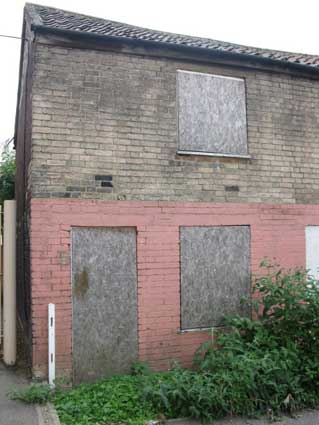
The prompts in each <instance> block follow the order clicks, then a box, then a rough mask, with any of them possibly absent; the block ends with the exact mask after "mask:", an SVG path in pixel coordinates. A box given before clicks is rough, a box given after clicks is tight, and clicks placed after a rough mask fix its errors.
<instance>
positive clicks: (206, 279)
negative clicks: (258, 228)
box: [180, 226, 250, 330]
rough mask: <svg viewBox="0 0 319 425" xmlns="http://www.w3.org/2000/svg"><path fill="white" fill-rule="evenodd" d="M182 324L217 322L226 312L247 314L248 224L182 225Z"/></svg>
mask: <svg viewBox="0 0 319 425" xmlns="http://www.w3.org/2000/svg"><path fill="white" fill-rule="evenodd" d="M180 255H181V328H182V329H184V330H185V329H196V328H206V327H213V326H220V325H221V324H222V322H223V318H224V317H225V315H231V314H241V315H247V314H248V313H249V308H248V307H247V304H242V303H241V299H242V298H243V297H246V298H249V296H250V228H249V226H212V227H181V228H180Z"/></svg>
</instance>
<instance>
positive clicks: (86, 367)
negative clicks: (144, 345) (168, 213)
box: [72, 227, 138, 384]
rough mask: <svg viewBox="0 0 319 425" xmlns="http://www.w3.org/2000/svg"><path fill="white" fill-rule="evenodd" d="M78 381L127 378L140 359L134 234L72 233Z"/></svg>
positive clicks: (110, 231)
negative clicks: (132, 366) (133, 365)
mask: <svg viewBox="0 0 319 425" xmlns="http://www.w3.org/2000/svg"><path fill="white" fill-rule="evenodd" d="M72 296H73V381H74V384H78V383H80V382H88V381H94V380H96V379H98V378H100V377H103V376H110V375H115V374H121V373H127V372H129V370H130V367H131V365H132V363H133V362H134V361H135V360H136V359H137V355H138V340H137V277H136V232H135V229H134V228H129V227H118V228H114V227H111V228H98V227H97V228H85V227H74V228H73V229H72Z"/></svg>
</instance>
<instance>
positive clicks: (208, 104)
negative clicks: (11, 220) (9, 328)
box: [15, 4, 319, 382]
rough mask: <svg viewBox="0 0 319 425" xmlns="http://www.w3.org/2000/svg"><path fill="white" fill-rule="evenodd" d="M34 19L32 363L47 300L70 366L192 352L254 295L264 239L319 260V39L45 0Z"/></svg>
mask: <svg viewBox="0 0 319 425" xmlns="http://www.w3.org/2000/svg"><path fill="white" fill-rule="evenodd" d="M23 37H24V38H25V41H24V42H23V43H22V50H21V66H20V83H19V93H18V106H17V118H16V137H15V143H16V151H17V181H16V186H17V190H16V198H17V209H18V245H17V250H18V270H17V271H18V313H19V319H20V323H21V325H22V326H23V328H24V331H25V335H26V342H27V346H28V348H29V352H30V359H31V361H32V367H33V371H34V373H35V374H43V375H46V373H47V306H48V303H54V304H55V305H56V365H57V371H58V373H59V374H60V375H64V374H67V375H70V374H72V371H73V378H74V381H75V382H80V381H82V380H91V379H94V378H96V377H98V376H100V375H102V374H106V375H107V374H112V373H121V372H126V371H127V370H129V368H130V365H131V363H132V361H134V360H136V359H140V360H145V361H148V362H149V363H150V364H151V365H152V366H153V367H154V368H156V369H165V368H168V367H170V365H171V362H172V360H178V361H180V362H181V363H182V364H184V365H189V364H190V363H191V360H192V356H193V353H194V350H195V349H196V348H197V347H198V345H199V344H200V343H201V342H202V341H205V340H206V339H207V338H209V337H210V330H211V329H212V328H213V327H216V326H219V325H220V324H221V320H222V317H223V315H224V314H226V313H227V314H228V313H234V312H239V313H243V314H246V313H247V311H245V309H243V308H242V307H241V306H240V304H239V299H240V298H241V297H242V296H248V295H249V293H250V273H251V272H254V271H256V270H257V269H258V264H259V262H260V260H261V259H262V258H263V257H265V256H269V257H270V258H275V259H276V261H277V262H279V263H280V264H282V265H283V266H295V265H307V266H309V267H310V268H312V270H313V272H314V273H316V265H317V264H319V247H318V244H319V234H318V232H317V230H318V229H319V228H317V227H316V226H319V163H318V158H319V57H317V56H310V55H297V54H292V53H285V52H277V51H270V50H262V49H256V48H251V47H245V46H239V45H234V44H230V43H224V42H218V41H214V40H209V39H202V38H195V37H188V36H181V35H176V34H169V33H163V32H159V31H152V30H146V29H143V28H138V27H134V26H130V25H125V24H120V23H116V22H112V21H108V20H104V19H98V18H92V17H88V16H83V15H78V14H74V13H70V12H65V11H61V10H58V9H52V8H48V7H42V6H39V5H33V4H27V5H26V7H25V14H24V24H23ZM317 236H318V238H317ZM317 239H318V242H317ZM207 331H208V332H207Z"/></svg>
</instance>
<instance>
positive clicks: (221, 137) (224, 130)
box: [177, 70, 248, 155]
mask: <svg viewBox="0 0 319 425" xmlns="http://www.w3.org/2000/svg"><path fill="white" fill-rule="evenodd" d="M177 108H178V151H181V152H183V151H184V152H198V153H201V154H203V153H210V154H213V153H215V154H225V155H247V154H248V149H247V123H246V93H245V80H244V79H242V78H233V77H224V76H220V75H212V74H203V73H198V72H189V71H180V70H179V71H177Z"/></svg>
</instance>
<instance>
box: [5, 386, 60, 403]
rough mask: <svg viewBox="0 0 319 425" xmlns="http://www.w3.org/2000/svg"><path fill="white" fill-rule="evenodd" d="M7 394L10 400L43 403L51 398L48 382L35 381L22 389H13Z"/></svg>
mask: <svg viewBox="0 0 319 425" xmlns="http://www.w3.org/2000/svg"><path fill="white" fill-rule="evenodd" d="M8 396H9V397H10V398H11V399H12V400H20V401H23V402H25V403H39V404H44V403H47V402H48V401H50V400H51V399H52V396H53V390H52V389H51V387H50V385H48V384H42V383H36V384H31V385H29V386H28V387H26V388H23V389H19V390H13V391H11V392H10V393H9V394H8Z"/></svg>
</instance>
